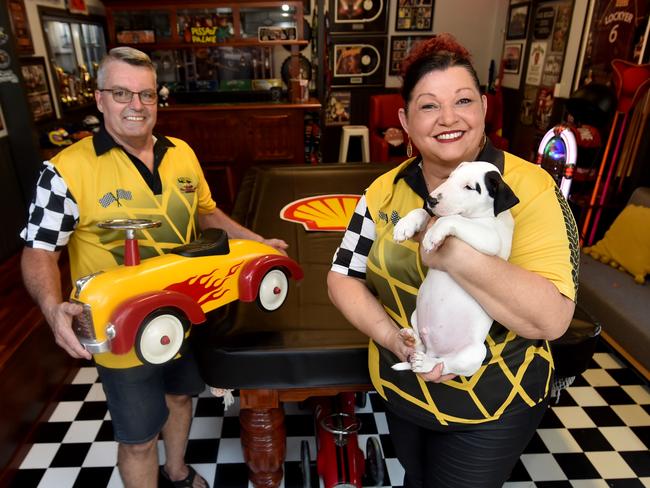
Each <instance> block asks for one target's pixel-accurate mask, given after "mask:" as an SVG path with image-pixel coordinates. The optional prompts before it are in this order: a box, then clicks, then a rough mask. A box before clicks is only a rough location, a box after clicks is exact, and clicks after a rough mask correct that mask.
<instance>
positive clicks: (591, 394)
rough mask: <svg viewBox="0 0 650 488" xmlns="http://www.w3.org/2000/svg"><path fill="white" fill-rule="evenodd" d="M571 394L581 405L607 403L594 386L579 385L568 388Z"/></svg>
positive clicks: (591, 405) (589, 405)
mask: <svg viewBox="0 0 650 488" xmlns="http://www.w3.org/2000/svg"><path fill="white" fill-rule="evenodd" d="M568 392H569V395H571V397H572V398H573V399H574V400H575V401H576V404H577V405H579V406H581V407H593V406H602V405H607V402H606V401H605V399H604V398H603V397H602V396H601V395H599V394H598V391H596V388H594V387H592V386H577V387H575V388H573V387H572V388H569V389H568Z"/></svg>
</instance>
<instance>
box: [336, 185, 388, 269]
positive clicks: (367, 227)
mask: <svg viewBox="0 0 650 488" xmlns="http://www.w3.org/2000/svg"><path fill="white" fill-rule="evenodd" d="M376 237H377V234H376V231H375V223H374V221H373V220H372V217H371V216H370V212H369V211H368V206H367V205H366V197H365V195H364V196H362V197H361V198H360V199H359V202H358V203H357V207H356V208H355V209H354V213H353V214H352V218H351V219H350V223H349V224H348V228H347V230H346V231H345V235H344V236H343V240H342V241H341V245H340V246H339V248H338V249H337V250H336V253H335V254H334V262H333V265H332V269H333V270H335V271H337V272H339V273H342V274H345V275H348V276H352V277H354V278H361V279H365V277H366V262H367V260H368V254H369V253H370V248H371V247H372V243H373V242H374V241H375V239H376Z"/></svg>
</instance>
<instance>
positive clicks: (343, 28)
mask: <svg viewBox="0 0 650 488" xmlns="http://www.w3.org/2000/svg"><path fill="white" fill-rule="evenodd" d="M388 3H389V0H329V16H330V33H332V34H337V33H339V34H349V33H352V32H358V33H362V34H385V33H386V20H387V12H388Z"/></svg>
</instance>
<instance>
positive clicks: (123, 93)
mask: <svg viewBox="0 0 650 488" xmlns="http://www.w3.org/2000/svg"><path fill="white" fill-rule="evenodd" d="M99 91H100V92H111V94H112V95H113V100H115V101H116V102H117V103H130V102H131V100H133V95H138V96H139V97H140V101H141V102H142V103H143V104H145V105H153V104H154V103H156V100H157V99H158V94H157V93H156V91H155V90H142V91H141V92H133V91H131V90H127V89H126V88H100V89H99Z"/></svg>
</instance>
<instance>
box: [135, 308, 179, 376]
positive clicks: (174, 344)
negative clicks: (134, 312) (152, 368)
mask: <svg viewBox="0 0 650 488" xmlns="http://www.w3.org/2000/svg"><path fill="white" fill-rule="evenodd" d="M188 325H189V323H188V321H187V319H186V318H185V317H183V316H180V315H179V314H178V312H177V311H174V310H171V309H165V308H163V309H160V310H156V311H155V312H153V313H151V314H149V315H148V316H147V317H146V318H145V319H144V320H143V321H142V325H141V326H140V329H139V330H138V334H137V336H136V338H135V352H136V354H137V356H138V358H139V359H140V361H142V362H143V363H145V364H163V363H166V362H167V361H170V360H172V359H173V358H174V357H175V356H176V354H178V351H180V349H181V346H182V345H183V340H184V339H185V331H186V329H187V326H188Z"/></svg>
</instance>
